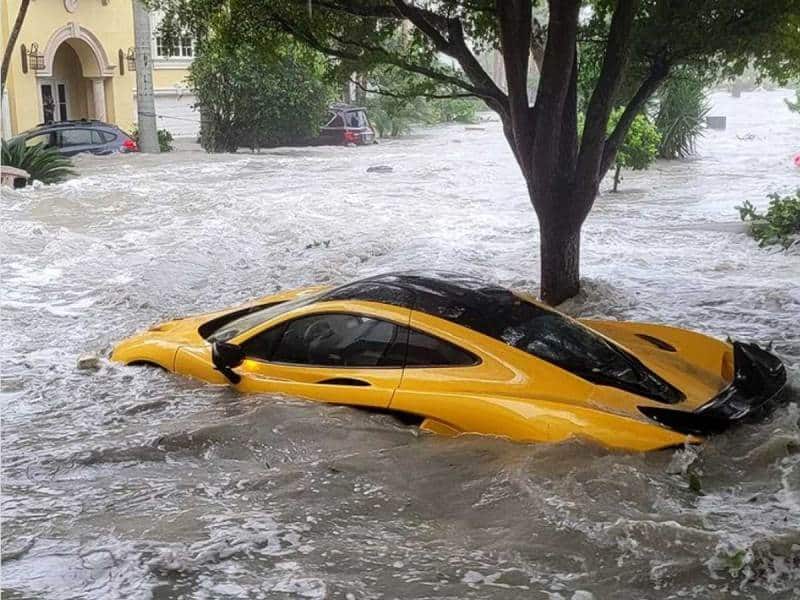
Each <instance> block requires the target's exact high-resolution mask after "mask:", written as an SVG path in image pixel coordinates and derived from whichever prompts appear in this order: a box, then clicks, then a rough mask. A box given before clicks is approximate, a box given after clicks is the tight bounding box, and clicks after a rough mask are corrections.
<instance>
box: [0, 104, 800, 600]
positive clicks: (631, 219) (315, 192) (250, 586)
mask: <svg viewBox="0 0 800 600" xmlns="http://www.w3.org/2000/svg"><path fill="white" fill-rule="evenodd" d="M787 96H788V92H785V91H775V92H753V93H750V94H745V95H743V96H742V98H740V99H733V98H731V97H729V96H726V95H721V94H718V95H715V96H714V104H715V107H714V110H713V111H712V114H723V115H726V116H727V117H728V128H727V130H725V131H708V132H707V134H706V136H705V138H704V139H703V140H702V141H701V143H700V147H699V155H698V157H697V158H695V159H693V160H690V161H685V162H669V163H667V162H659V163H658V164H656V165H655V166H654V167H653V168H652V169H651V170H650V171H647V172H645V173H636V174H627V175H626V176H625V180H624V181H623V183H622V192H621V193H619V194H611V193H608V192H606V191H604V193H603V194H602V195H601V197H599V198H598V200H597V204H596V207H595V209H594V211H593V213H592V214H591V215H590V217H589V220H588V222H587V224H586V227H585V233H584V244H583V276H584V278H585V279H584V286H583V289H584V291H583V293H582V294H581V296H580V297H579V298H578V299H576V300H573V301H570V302H569V303H568V304H567V306H566V308H567V310H569V311H570V312H572V313H573V314H579V315H602V316H607V317H610V318H620V319H639V320H646V321H658V322H663V323H670V324H675V325H679V326H686V327H692V328H696V329H699V330H702V331H705V332H708V333H711V334H714V335H717V336H726V335H731V336H733V337H736V338H740V339H747V340H754V341H757V342H760V343H767V342H770V341H772V342H774V349H775V351H776V352H777V353H778V354H780V355H781V356H782V357H783V359H784V360H785V362H786V363H787V365H789V367H790V377H791V378H792V381H793V386H794V388H795V390H797V389H798V387H800V255H798V253H797V252H796V251H794V252H791V251H790V252H783V251H779V250H776V249H761V248H759V247H758V246H757V244H756V243H755V242H753V241H752V240H751V239H750V238H748V237H747V236H746V235H745V234H744V233H742V229H741V227H740V226H739V225H737V223H736V222H737V221H738V215H737V214H736V211H735V210H734V207H735V205H737V204H740V203H742V202H743V201H744V200H751V201H753V202H754V203H755V204H757V205H758V206H761V207H763V206H765V205H766V203H767V199H766V194H768V193H770V192H773V191H778V192H783V193H788V192H791V191H793V190H794V189H795V188H796V187H797V186H798V185H800V170H798V169H797V168H796V167H794V166H793V165H792V162H791V159H792V156H793V155H794V153H796V152H798V151H800V118H798V116H797V115H792V114H791V113H790V112H789V111H788V110H787V109H786V108H785V106H784V105H783V102H782V98H784V97H787ZM375 165H389V166H392V167H393V169H394V170H393V172H391V173H387V172H384V173H367V172H366V169H367V168H368V167H370V166H375ZM78 168H79V170H80V172H81V176H80V177H77V178H75V179H72V180H71V181H68V182H66V183H64V184H62V185H57V186H44V187H39V188H35V189H27V190H23V191H19V192H11V191H7V190H4V191H3V200H2V213H3V219H2V236H3V255H4V260H3V264H2V286H3V295H2V331H3V343H2V346H3V357H2V373H3V388H2V484H3V487H2V535H3V539H2V542H3V544H2V552H3V562H2V586H3V591H4V597H6V598H46V599H50V598H98V599H100V598H104V599H105V598H157V599H167V598H198V599H199V598H347V599H367V598H453V599H455V598H533V599H538V598H542V599H550V600H554V599H564V600H570V599H572V600H588V599H591V598H595V599H604V598H709V599H723V598H732V597H741V598H776V599H783V598H797V597H798V595H797V591H796V590H797V589H798V588H800V430H799V429H798V421H799V420H800V410H799V409H798V405H797V401H798V394H797V392H796V391H795V392H793V393H792V402H790V404H789V405H788V406H786V407H785V408H783V409H782V410H780V411H779V412H778V413H777V415H776V416H775V417H774V418H773V419H772V420H770V421H768V422H766V423H763V424H759V425H748V426H744V427H742V428H740V429H738V430H735V431H733V432H731V433H729V434H726V435H723V436H720V437H717V438H715V439H713V440H711V441H709V442H708V443H706V444H705V445H704V446H702V447H700V448H692V449H684V450H677V451H676V450H670V451H663V452H655V453H651V454H631V453H620V452H611V451H608V450H605V449H602V448H598V447H595V446H592V445H589V444H585V443H581V442H570V443H565V444H560V445H524V444H516V443H511V442H508V441H504V440H499V439H490V438H481V437H477V436H465V437H462V438H458V439H445V438H441V437H437V436H433V435H427V434H420V433H419V432H418V431H416V430H415V429H413V428H409V427H405V426H403V425H402V424H400V423H397V422H395V421H394V420H393V419H392V418H391V417H388V416H381V415H372V414H367V413H364V412H361V411H357V410H354V409H349V408H345V407H337V406H327V405H320V404H314V403H311V402H305V401H300V400H296V399H291V398H283V397H270V396H248V397H243V396H240V395H237V394H236V393H233V392H232V391H231V390H230V389H228V388H225V387H211V386H207V385H204V384H202V383H199V382H195V381H190V380H187V379H183V378H180V377H177V376H174V375H170V374H167V373H162V372H158V371H155V370H150V369H143V368H134V367H123V366H119V365H116V364H112V363H110V362H108V361H107V359H106V358H105V357H107V356H108V353H109V352H110V349H111V347H112V344H113V343H114V342H115V341H116V340H119V339H121V338H123V337H125V336H127V335H129V334H132V333H134V332H135V331H137V330H139V329H141V328H144V327H146V326H148V325H150V324H152V323H154V322H157V321H160V320H164V319H168V318H171V317H175V316H181V315H185V314H189V313H193V312H200V311H206V310H209V309H214V308H218V307H225V306H228V305H232V304H235V303H238V302H240V301H243V300H245V299H247V298H250V297H254V296H259V295H263V294H266V293H268V292H271V291H273V290H278V289H282V288H289V287H292V286H297V285H301V284H307V283H319V282H340V281H345V280H347V279H350V278H354V277H358V276H363V275H369V274H374V273H377V272H381V271H386V270H392V269H407V268H417V267H437V268H446V269H450V270H460V271H466V272H470V273H474V274H477V275H481V276H485V277H488V278H490V279H492V280H495V281H498V282H500V283H504V284H510V285H514V286H516V287H518V288H522V289H525V290H530V291H535V290H536V279H537V252H538V250H537V237H538V233H537V226H536V224H535V220H534V216H533V211H532V209H531V207H530V205H529V203H528V200H527V198H526V195H525V191H524V185H523V181H522V179H521V177H520V175H519V174H518V172H517V170H516V168H515V165H514V163H513V160H512V158H511V154H510V152H509V150H508V149H507V147H506V145H505V142H504V141H503V138H502V135H501V132H500V128H499V125H498V124H497V123H484V124H482V125H481V126H480V127H479V128H465V127H463V126H460V125H454V126H449V127H441V128H436V129H430V130H425V131H422V132H420V133H419V134H418V135H415V136H412V137H408V138H406V139H401V140H397V141H390V142H386V143H382V144H380V145H378V146H374V147H368V148H312V149H291V150H275V151H268V152H263V153H261V154H254V155H251V154H239V155H223V156H206V155H205V154H203V153H201V152H198V151H192V150H190V149H187V150H185V151H182V152H178V153H175V154H173V155H170V156H163V157H153V156H116V157H108V158H91V157H87V158H80V159H79V160H78ZM609 186H610V184H604V186H603V189H604V190H606V189H607V188H608V187H609ZM84 353H94V354H97V355H99V356H101V357H103V360H102V365H101V367H100V368H99V370H82V369H78V368H77V359H78V357H79V356H80V355H82V354H84Z"/></svg>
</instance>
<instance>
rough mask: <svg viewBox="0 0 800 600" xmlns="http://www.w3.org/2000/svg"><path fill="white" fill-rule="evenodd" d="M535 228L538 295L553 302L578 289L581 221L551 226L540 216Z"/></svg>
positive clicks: (559, 301) (557, 301) (568, 295)
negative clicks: (538, 264)
mask: <svg viewBox="0 0 800 600" xmlns="http://www.w3.org/2000/svg"><path fill="white" fill-rule="evenodd" d="M539 231H540V233H539V247H540V254H541V256H540V259H539V260H540V263H541V297H542V300H543V301H544V302H547V304H549V305H551V306H556V305H557V304H561V303H562V302H563V301H564V300H566V299H567V298H571V297H572V296H574V295H576V294H577V293H578V290H579V289H580V271H579V265H580V249H581V225H580V224H562V225H559V226H555V225H553V224H551V223H549V222H548V219H547V218H544V219H543V218H541V217H540V218H539Z"/></svg>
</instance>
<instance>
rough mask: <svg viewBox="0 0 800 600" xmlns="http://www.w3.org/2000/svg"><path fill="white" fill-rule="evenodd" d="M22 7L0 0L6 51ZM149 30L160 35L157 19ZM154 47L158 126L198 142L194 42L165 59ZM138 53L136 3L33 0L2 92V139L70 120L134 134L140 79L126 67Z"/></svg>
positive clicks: (183, 43)
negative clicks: (191, 73)
mask: <svg viewBox="0 0 800 600" xmlns="http://www.w3.org/2000/svg"><path fill="white" fill-rule="evenodd" d="M19 5H20V0H2V1H0V33H1V34H2V36H0V39H1V40H2V47H3V48H4V47H5V44H6V41H7V40H8V35H9V31H10V29H11V28H12V27H13V24H14V21H15V19H16V17H17V11H18V9H19ZM151 25H152V30H153V32H157V26H158V19H157V17H155V16H153V17H152V18H151ZM152 45H153V85H154V88H155V101H156V114H157V115H158V120H157V122H158V127H159V128H164V129H168V130H169V131H170V132H172V133H173V135H176V136H192V135H196V134H197V131H198V129H199V121H200V119H199V116H198V114H197V113H196V112H195V111H194V109H193V104H194V96H193V95H192V94H191V91H190V90H189V88H188V85H187V83H186V81H185V78H186V75H187V74H188V67H189V65H190V64H191V61H192V56H193V54H194V45H193V43H192V40H191V39H190V38H188V37H187V38H183V39H181V40H180V42H179V43H178V44H177V47H176V48H173V49H171V50H170V52H168V49H167V48H165V46H164V44H162V43H161V41H160V39H158V38H157V37H156V35H154V36H153V41H152ZM133 47H134V34H133V6H132V2H131V0H31V3H30V6H29V8H28V13H27V15H26V17H25V21H24V22H23V25H22V29H21V30H20V34H19V37H18V38H17V43H16V46H15V48H14V50H13V54H12V57H11V65H10V67H9V72H8V79H7V81H6V89H5V90H4V93H3V103H2V133H3V137H9V136H11V135H15V134H17V133H19V132H21V131H24V130H26V129H30V128H31V127H34V126H35V125H37V124H39V123H44V122H47V121H60V120H65V119H99V120H102V121H107V122H109V123H116V124H117V125H119V126H120V127H121V128H122V129H123V130H125V131H130V130H131V129H132V128H134V127H135V124H136V100H135V93H136V73H135V72H134V71H131V70H130V69H129V65H128V60H127V56H128V54H129V51H130V52H132V48H133ZM37 48H38V52H37V51H36V50H37ZM170 53H171V56H168V54H170Z"/></svg>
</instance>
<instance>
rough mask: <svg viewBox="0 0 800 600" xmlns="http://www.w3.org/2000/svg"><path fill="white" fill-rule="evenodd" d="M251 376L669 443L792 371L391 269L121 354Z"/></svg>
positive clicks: (318, 391)
mask: <svg viewBox="0 0 800 600" xmlns="http://www.w3.org/2000/svg"><path fill="white" fill-rule="evenodd" d="M112 358H113V359H114V360H117V361H120V362H123V363H126V364H152V365H157V366H160V367H163V368H164V369H167V370H169V371H174V372H176V373H181V374H183V375H190V376H193V377H197V378H199V379H202V380H205V381H208V382H211V383H217V384H228V383H229V384H231V385H233V386H235V387H236V388H237V389H238V390H241V391H243V392H257V393H258V392H269V393H274V392H280V393H283V394H289V395H292V396H302V397H305V398H310V399H312V400H318V401H322V402H332V403H337V404H348V405H354V406H359V407H365V408H370V409H374V410H380V411H384V412H385V411H388V412H392V413H395V414H397V415H398V416H400V417H403V418H404V419H408V420H409V421H411V422H416V423H418V424H419V425H420V426H421V427H422V428H423V429H426V430H429V431H434V432H437V433H442V434H446V435H455V434H459V433H480V434H487V435H496V436H505V437H509V438H512V439H515V440H521V441H535V442H559V441H562V440H565V439H568V438H571V437H575V436H577V437H581V438H587V439H590V440H594V441H596V442H599V443H601V444H604V445H606V446H608V447H613V448H622V449H629V450H654V449H658V448H665V447H669V446H674V445H679V444H683V443H686V442H690V443H697V442H700V441H701V440H702V439H703V438H704V437H705V436H707V435H708V434H712V433H716V432H719V431H722V430H724V429H726V428H727V427H728V426H730V425H731V424H733V423H736V422H739V421H741V420H744V419H745V418H748V417H752V416H754V415H760V414H763V413H764V412H766V410H767V409H768V407H770V406H772V405H774V404H775V402H776V401H777V399H778V398H779V397H781V396H782V394H781V392H782V390H783V389H784V387H785V383H786V371H785V369H784V367H783V364H782V363H781V361H780V360H779V359H778V358H777V357H775V356H774V355H773V354H771V353H769V352H767V351H766V350H762V349H761V348H759V347H758V346H756V345H755V344H745V343H740V342H734V343H732V344H729V343H726V342H722V341H720V340H717V339H714V338H711V337H708V336H706V335H702V334H700V333H695V332H692V331H687V330H684V329H678V328H675V327H667V326H664V325H652V324H647V323H623V322H616V321H599V320H574V319H571V318H569V317H567V316H565V315H563V314H561V313H559V312H557V311H555V310H553V309H551V308H549V307H547V306H544V305H542V304H540V303H538V302H536V301H535V300H534V299H533V298H531V297H529V296H527V295H525V294H521V293H515V292H512V291H510V290H507V289H505V288H502V287H498V286H496V285H492V284H487V283H484V282H482V281H479V280H476V279H474V278H471V277H468V276H462V275H453V274H446V273H420V272H408V273H391V274H386V275H380V276H377V277H370V278H367V279H362V280H360V281H356V282H353V283H349V284H346V285H342V286H339V287H332V288H326V287H312V288H304V289H300V290H295V291H291V292H284V293H280V294H276V295H273V296H267V297H265V298H260V299H258V300H256V301H254V302H252V303H249V304H247V305H244V306H241V307H239V308H235V309H228V310H224V311H220V312H216V313H210V314H206V315H202V316H196V317H188V318H185V319H179V320H175V321H169V322H166V323H162V324H160V325H156V326H155V327H152V328H151V329H149V330H148V331H146V332H144V333H141V334H139V335H136V336H134V337H132V338H129V339H127V340H125V341H123V342H122V343H120V344H119V345H118V346H117V347H116V348H115V350H114V353H113V355H112Z"/></svg>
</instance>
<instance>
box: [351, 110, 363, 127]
mask: <svg viewBox="0 0 800 600" xmlns="http://www.w3.org/2000/svg"><path fill="white" fill-rule="evenodd" d="M347 125H348V127H366V126H367V114H366V113H365V112H364V111H363V110H354V111H351V112H349V113H347Z"/></svg>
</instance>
